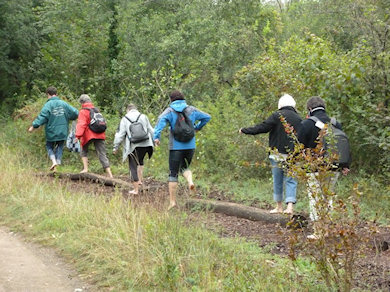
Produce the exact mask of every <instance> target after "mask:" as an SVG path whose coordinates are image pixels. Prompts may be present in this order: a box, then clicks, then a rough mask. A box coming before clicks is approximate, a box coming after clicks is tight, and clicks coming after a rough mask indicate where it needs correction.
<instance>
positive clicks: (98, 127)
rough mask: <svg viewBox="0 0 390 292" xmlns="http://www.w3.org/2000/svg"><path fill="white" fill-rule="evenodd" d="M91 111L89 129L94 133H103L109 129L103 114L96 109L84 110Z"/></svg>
mask: <svg viewBox="0 0 390 292" xmlns="http://www.w3.org/2000/svg"><path fill="white" fill-rule="evenodd" d="M84 109H87V110H89V115H90V117H91V121H90V122H89V128H90V129H91V131H92V132H95V133H103V132H104V131H106V129H107V122H106V120H105V119H104V117H103V115H102V114H101V112H100V111H99V110H98V109H97V108H96V107H93V108H84Z"/></svg>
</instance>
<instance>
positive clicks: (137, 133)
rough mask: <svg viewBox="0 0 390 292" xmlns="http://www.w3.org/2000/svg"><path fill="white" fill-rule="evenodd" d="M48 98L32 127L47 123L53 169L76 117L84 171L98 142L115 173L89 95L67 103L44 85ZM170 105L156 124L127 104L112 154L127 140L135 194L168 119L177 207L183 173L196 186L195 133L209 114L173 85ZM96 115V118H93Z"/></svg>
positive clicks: (173, 195) (172, 197) (125, 150)
mask: <svg viewBox="0 0 390 292" xmlns="http://www.w3.org/2000/svg"><path fill="white" fill-rule="evenodd" d="M46 94H47V98H48V100H47V102H46V103H45V105H44V106H43V108H42V110H41V112H40V113H39V115H38V117H37V118H36V119H35V120H34V121H33V123H32V126H31V127H30V128H29V132H32V131H33V130H34V129H37V128H39V127H40V126H42V125H45V134H46V149H47V152H48V155H49V158H50V160H51V162H52V165H51V167H50V170H52V171H55V170H56V168H57V166H58V165H60V164H61V159H62V153H63V148H64V144H65V140H66V139H67V136H68V124H69V121H71V120H76V119H77V124H76V131H75V138H76V139H77V140H79V141H80V144H81V152H80V156H81V160H82V163H83V169H82V171H81V173H85V172H88V148H89V146H90V145H91V144H94V146H95V150H96V152H97V155H98V157H99V161H100V163H101V164H102V166H103V168H104V169H105V171H106V173H107V175H108V176H109V177H111V178H112V177H113V175H112V172H111V169H110V163H109V160H108V158H107V151H106V144H105V139H106V134H105V131H104V130H105V126H104V127H102V129H101V130H100V128H99V127H98V126H92V123H93V122H96V123H94V124H95V125H97V124H98V120H99V118H98V117H97V118H95V116H96V114H98V111H97V110H96V108H95V107H94V105H93V103H92V101H91V98H90V97H89V96H88V95H86V94H82V95H81V96H80V98H79V102H80V104H81V109H80V111H78V110H77V109H76V108H74V107H72V106H71V105H69V104H67V103H66V102H65V101H63V100H61V99H60V98H59V97H58V96H57V89H56V88H54V87H49V88H48V89H47V90H46ZM169 97H170V101H171V103H170V105H169V107H168V108H166V109H165V110H164V112H163V113H162V114H161V115H160V116H159V118H158V121H157V124H156V126H155V128H153V127H152V126H151V124H150V122H149V119H148V117H147V116H146V115H144V114H142V113H140V112H139V111H138V109H137V106H136V105H134V104H130V105H128V106H127V113H126V115H125V116H124V117H123V118H122V119H121V121H120V124H119V127H118V130H117V132H116V134H115V138H114V145H113V154H117V152H118V149H119V146H120V145H121V144H123V161H124V160H126V159H127V160H128V162H129V171H130V174H131V180H132V183H133V186H134V189H133V190H132V191H130V193H131V194H138V191H139V187H140V186H141V185H142V179H143V166H144V159H145V157H146V154H148V157H149V158H150V157H151V156H152V154H153V149H154V147H155V146H159V145H160V138H161V132H162V130H163V129H164V128H165V127H166V126H167V125H168V124H169V126H170V129H171V131H170V135H169V183H168V188H169V200H170V203H169V209H171V208H174V207H176V206H177V205H176V193H177V186H178V177H179V174H182V175H183V176H184V177H185V179H186V180H187V183H188V188H189V189H190V190H194V189H195V185H194V182H193V179H192V172H191V170H190V164H191V161H192V158H193V156H194V153H195V146H196V143H195V133H196V132H198V131H200V130H201V129H202V128H203V127H204V126H205V125H206V124H207V123H208V122H209V121H210V118H211V117H210V115H208V114H207V113H204V112H202V111H200V110H198V109H197V108H196V107H194V106H191V105H188V104H187V103H186V100H185V98H184V95H183V94H182V93H181V92H180V91H178V90H175V91H173V92H171V94H170V96H169ZM95 120H96V121H95Z"/></svg>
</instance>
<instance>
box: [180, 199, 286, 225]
mask: <svg viewBox="0 0 390 292" xmlns="http://www.w3.org/2000/svg"><path fill="white" fill-rule="evenodd" d="M185 206H186V208H188V209H196V210H199V209H200V210H208V211H212V212H215V213H222V214H225V215H228V216H235V217H240V218H245V219H248V220H252V221H263V222H267V223H279V224H280V225H281V226H286V224H287V223H288V222H289V221H290V216H288V215H284V214H270V213H269V211H266V210H262V209H259V208H255V207H250V206H245V205H240V204H236V203H230V202H222V201H210V200H200V199H189V200H188V201H187V202H186V204H185Z"/></svg>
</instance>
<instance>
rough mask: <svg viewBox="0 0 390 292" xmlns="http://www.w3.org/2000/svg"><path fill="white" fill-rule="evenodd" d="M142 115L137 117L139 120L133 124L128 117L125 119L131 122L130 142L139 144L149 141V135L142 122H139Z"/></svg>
mask: <svg viewBox="0 0 390 292" xmlns="http://www.w3.org/2000/svg"><path fill="white" fill-rule="evenodd" d="M140 116H141V114H139V116H138V117H137V119H136V120H135V121H134V122H133V121H132V120H130V119H129V118H128V117H126V116H125V118H126V119H127V120H128V121H129V122H130V126H129V131H130V134H131V136H130V142H132V143H139V142H143V141H146V140H148V139H149V134H148V132H147V131H145V128H144V126H143V125H142V123H141V122H138V120H139V118H140Z"/></svg>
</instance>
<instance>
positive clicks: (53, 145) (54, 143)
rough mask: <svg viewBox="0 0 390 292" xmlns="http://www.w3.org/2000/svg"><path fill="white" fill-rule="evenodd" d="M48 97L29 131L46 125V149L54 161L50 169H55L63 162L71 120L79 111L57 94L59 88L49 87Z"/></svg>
mask: <svg viewBox="0 0 390 292" xmlns="http://www.w3.org/2000/svg"><path fill="white" fill-rule="evenodd" d="M46 94H47V98H48V100H47V101H46V103H45V105H44V106H43V108H42V110H41V112H40V113H39V115H38V117H37V118H36V119H35V120H34V121H33V123H32V126H31V127H30V128H29V129H28V131H29V132H32V131H34V129H37V128H39V127H40V126H42V125H45V135H46V149H47V152H48V154H49V158H50V160H51V161H52V166H51V167H50V170H53V171H55V170H56V167H57V165H59V164H61V159H62V153H63V149H64V143H65V140H66V138H67V136H68V126H69V120H75V119H77V116H78V114H79V111H78V110H77V109H76V108H74V107H73V106H71V105H69V104H67V103H66V102H65V101H63V100H61V99H60V98H59V97H58V96H57V89H56V88H55V87H49V88H48V89H47V90H46Z"/></svg>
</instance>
